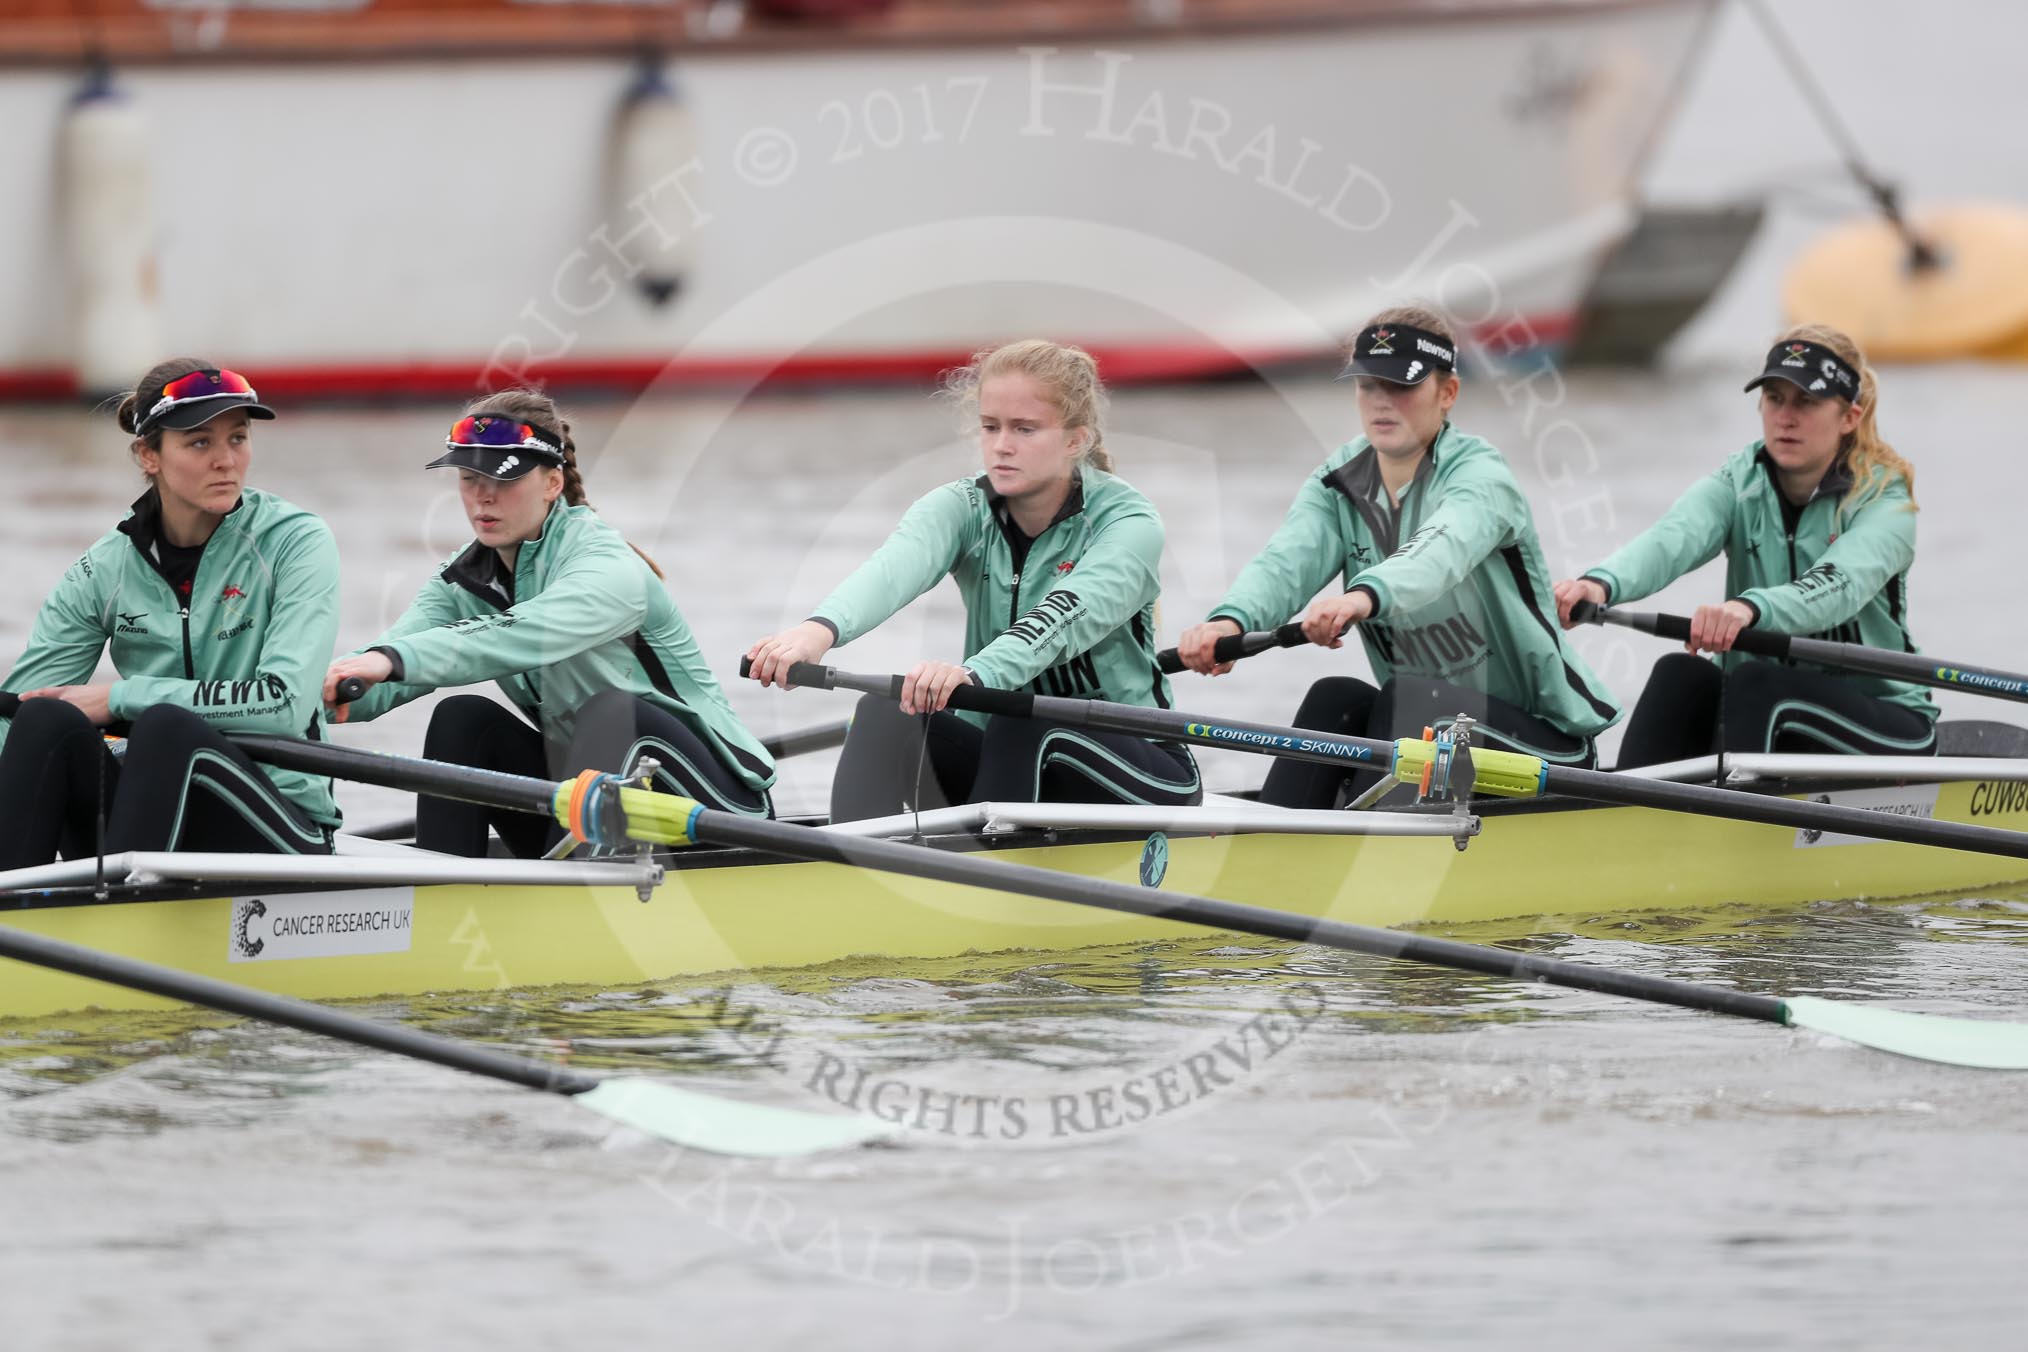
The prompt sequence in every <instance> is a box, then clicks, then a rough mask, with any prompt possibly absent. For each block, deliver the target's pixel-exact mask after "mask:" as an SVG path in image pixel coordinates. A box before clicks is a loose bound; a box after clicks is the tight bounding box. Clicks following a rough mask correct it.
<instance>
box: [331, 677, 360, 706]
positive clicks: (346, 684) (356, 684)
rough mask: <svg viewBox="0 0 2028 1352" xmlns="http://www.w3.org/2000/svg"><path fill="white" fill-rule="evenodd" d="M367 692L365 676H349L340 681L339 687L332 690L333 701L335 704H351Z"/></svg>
mask: <svg viewBox="0 0 2028 1352" xmlns="http://www.w3.org/2000/svg"><path fill="white" fill-rule="evenodd" d="M365 693H366V680H365V678H364V677H361V676H347V677H346V678H345V679H344V680H342V681H340V682H338V688H337V689H336V690H335V691H333V692H332V695H333V698H332V700H331V702H332V703H333V704H350V703H351V702H352V701H353V700H356V699H358V698H359V697H360V696H361V695H363V694H365Z"/></svg>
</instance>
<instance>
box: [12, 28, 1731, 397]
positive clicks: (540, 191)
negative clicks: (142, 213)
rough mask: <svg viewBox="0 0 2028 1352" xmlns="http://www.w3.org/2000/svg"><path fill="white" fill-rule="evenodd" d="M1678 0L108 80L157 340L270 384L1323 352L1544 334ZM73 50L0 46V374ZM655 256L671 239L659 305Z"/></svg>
mask: <svg viewBox="0 0 2028 1352" xmlns="http://www.w3.org/2000/svg"><path fill="white" fill-rule="evenodd" d="M1710 8H1711V5H1710V0H1676V2H1673V3H1672V2H1669V0H1660V2H1657V3H1648V4H1634V5H1573V6H1567V7H1539V8H1538V7H1532V6H1517V7H1516V9H1515V11H1514V12H1513V13H1512V14H1511V15H1508V14H1501V15H1499V16H1495V17H1480V18H1477V19H1475V20H1473V21H1470V22H1465V21H1453V20H1445V19H1441V18H1432V17H1429V16H1427V15H1425V16H1423V17H1421V18H1419V19H1402V20H1396V21H1382V20H1376V19H1372V18H1366V19H1361V20H1353V19H1347V20H1346V21H1345V23H1344V24H1343V25H1342V26H1338V27H1328V28H1324V29H1321V30H1311V31H1298V32H1286V33H1268V34H1257V35H1252V36H1244V37H1232V36H1227V37H1220V38H1216V39H1213V38H1208V37H1207V38H1190V37H1163V38H1152V37H1151V38H1146V39H1101V40H1098V41H1096V42H1087V43H1085V44H1084V45H1081V46H1073V45H1069V43H1068V42H1066V43H1064V44H1062V45H1060V46H1059V47H1058V48H1056V49H1054V50H1051V49H1049V48H1047V47H1044V46H1036V47H1029V48H1018V47H1015V46H1012V45H1008V46H995V47H991V48H985V47H970V46H937V47H927V48H913V49H901V48H896V47H892V46H858V47H849V48H848V47H838V48H832V49H819V50H810V51H803V52H761V53H754V52H743V53H739V54H727V55H710V54H702V49H695V50H691V51H686V52H683V53H679V54H678V56H677V57H676V58H675V59H672V60H671V61H670V63H669V70H670V73H671V74H672V75H673V76H674V78H675V82H676V85H677V87H678V88H679V89H680V90H681V91H682V96H683V98H684V100H685V104H686V107H685V113H686V117H685V118H684V119H683V121H687V123H688V125H687V126H686V127H683V128H682V130H681V134H680V135H677V134H672V135H670V136H668V137H666V138H664V140H665V143H662V144H658V143H657V142H656V140H655V135H656V133H655V132H654V128H655V127H656V126H663V127H667V126H670V125H673V124H674V123H675V122H676V119H674V118H671V117H668V116H664V115H663V114H665V113H666V112H667V110H656V109H649V110H646V111H647V113H648V114H649V115H647V116H644V115H643V110H641V109H639V108H638V107H637V108H636V109H635V110H634V112H633V113H632V114H631V115H629V116H620V115H619V112H618V110H619V109H620V101H621V99H622V96H623V95H624V94H625V92H626V90H627V89H628V88H629V86H630V84H631V83H632V82H633V80H634V78H635V74H636V70H635V68H634V66H633V65H632V64H631V63H629V62H628V61H626V60H623V59H618V58H612V59H607V58H601V57H559V58H555V59H547V60H542V59H521V58H495V59H489V60H483V61H460V62H450V61H445V62H425V61H412V60H411V61H397V62H353V63H337V62H333V63H311V64H300V63H299V64H290V65H278V64H277V65H269V64H260V63H247V62H235V63H226V64H190V65H160V64H155V65H142V66H136V67H133V68H130V69H127V70H125V71H123V72H122V76H121V79H122V85H123V87H124V88H125V89H126V90H127V92H128V93H129V94H130V95H131V96H132V98H133V100H134V102H135V105H136V106H137V107H138V108H140V109H142V110H145V113H146V116H147V117H148V119H149V121H150V125H151V127H152V129H153V130H152V134H153V138H154V144H155V146H156V152H157V153H156V155H155V157H154V162H155V164H156V166H157V168H158V172H157V174H156V176H155V185H156V192H157V195H158V200H157V201H156V203H155V205H154V215H155V218H156V219H157V221H159V229H160V235H159V239H158V240H157V241H156V244H157V254H158V257H159V260H160V285H161V309H162V314H163V317H164V324H165V328H166V333H165V335H164V337H165V339H166V341H167V344H168V346H169V347H170V348H173V349H175V350H177V351H193V352H199V353H205V354H211V355H215V356H216V357H217V358H218V359H220V360H225V361H230V362H232V363H233V364H235V365H238V366H241V367H243V368H244V369H246V370H248V371H249V372H250V373H254V374H256V376H257V378H258V379H259V380H260V381H261V384H262V388H263V389H264V390H268V389H276V390H311V389H316V390H333V391H344V390H347V389H351V388H355V387H356V388H358V389H360V390H373V389H376V388H385V387H387V386H388V385H389V384H390V383H392V384H395V385H397V386H402V387H407V388H411V389H414V390H416V391H417V392H422V391H424V390H435V389H439V388H446V389H448V388H469V387H470V384H471V382H473V381H475V380H479V379H491V380H496V381H497V380H511V379H518V378H521V377H524V376H539V377H546V378H549V379H552V380H564V381H569V380H572V379H577V380H582V381H602V380H606V381H612V382H614V383H623V384H640V383H644V382H645V381H646V380H648V379H650V378H652V377H654V376H655V375H657V374H658V373H661V374H665V375H669V376H672V377H676V378H683V377H698V376H702V377H711V378H725V377H735V378H743V377H747V376H760V375H764V374H768V373H775V374H784V373H786V374H797V373H801V374H817V375H824V374H835V375H842V376H853V375H875V374H882V373H889V374H909V375H914V374H918V373H920V372H922V371H926V370H929V369H933V368H934V366H935V365H936V364H938V363H941V362H945V361H948V360H949V359H950V358H951V357H952V356H953V355H954V354H958V353H962V352H965V351H967V350H969V349H971V348H973V347H975V346H978V345H981V344H986V343H990V342H994V341H997V340H1002V339H1005V338H1008V337H1011V336H1016V335H1022V334H1046V335H1050V336H1055V337H1059V338H1063V339H1067V340H1072V341H1077V342H1082V343H1085V344H1087V345H1089V346H1091V347H1093V348H1094V349H1095V350H1097V351H1099V353H1100V354H1101V357H1102V358H1104V359H1106V360H1107V362H1108V365H1109V368H1110V370H1111V372H1112V374H1113V375H1114V376H1115V377H1116V378H1122V379H1131V378H1134V377H1136V376H1160V375H1190V374H1201V373H1210V372H1215V371H1220V370H1227V369H1233V368H1235V367H1239V366H1243V365H1245V364H1246V363H1248V362H1250V361H1257V360H1263V359H1273V358H1278V357H1285V356H1293V355H1306V354H1315V353H1319V352H1324V351H1328V350H1329V349H1330V348H1331V347H1332V346H1333V345H1334V344H1335V343H1336V342H1338V341H1340V340H1341V339H1342V338H1343V337H1344V336H1345V335H1346V333H1347V332H1348V331H1350V330H1351V329H1353V328H1354V327H1356V326H1357V325H1358V324H1359V323H1360V322H1361V321H1362V320H1363V319H1364V318H1365V317H1366V315H1367V314H1368V313H1370V311H1371V310H1372V309H1374V308H1375V307H1376V306H1377V305H1379V304H1381V303H1384V302H1385V301H1386V300H1388V299H1391V298H1395V297H1398V296H1402V295H1419V296H1423V297H1426V298H1429V299H1433V300H1436V301H1437V302H1439V303H1441V304H1443V305H1444V306H1446V307H1447V308H1449V309H1450V310H1451V311H1452V312H1453V314H1454V315H1456V316H1457V317H1458V318H1459V319H1460V320H1461V321H1463V322H1465V323H1466V324H1468V325H1471V326H1473V327H1475V328H1476V329H1477V331H1478V333H1479V335H1480V337H1481V338H1483V339H1486V340H1487V341H1488V342H1489V344H1490V346H1491V350H1492V351H1494V352H1496V353H1497V352H1501V351H1504V350H1511V349H1516V348H1522V347H1530V346H1534V345H1537V344H1539V343H1542V342H1545V341H1547V342H1554V341H1556V340H1557V339H1559V338H1560V337H1561V336H1562V334H1563V330H1564V328H1565V327H1566V326H1567V325H1568V322H1569V318H1570V316H1571V314H1572V313H1573V311H1574V309H1575V307H1576V305H1577V303H1578V300H1579V298H1580V296H1581V295H1582V293H1583V291H1584V288H1585V285H1586V283H1587V281H1588V280H1589V278H1590V277H1591V275H1592V272H1593V270H1594V268H1595V266H1596V264H1597V261H1598V259H1599V257H1600V255H1601V254H1602V252H1603V251H1604V250H1606V249H1608V248H1609V247H1611V246H1612V245H1613V244H1614V243H1615V241H1617V240H1618V239H1619V238H1620V237H1621V236H1622V234H1623V233H1624V232H1625V231H1626V230H1627V229H1628V228H1629V226H1630V224H1631V221H1632V210H1631V206H1630V203H1631V196H1632V189H1633V181H1634V178H1635V175H1636V172H1637V169H1638V167H1639V164H1640V161H1641V158H1642V156H1643V153H1644V151H1645V149H1646V148H1647V146H1648V145H1649V144H1650V143H1651V142H1652V140H1653V139H1654V136H1655V134H1656V132H1657V131H1658V129H1659V127H1660V125H1661V123H1662V121H1663V120H1664V118H1665V117H1666V115H1667V112H1668V104H1669V99H1670V96H1671V94H1672V92H1673V91H1674V90H1675V89H1676V88H1677V87H1678V86H1679V84H1680V82H1681V79H1682V77H1683V75H1684V72H1685V67H1686V65H1687V63H1688V62H1689V61H1690V60H1691V59H1692V56H1693V54H1694V50H1695V48H1696V46H1697V39H1698V37H1699V36H1700V34H1701V32H1702V28H1703V25H1704V23H1705V20H1706V19H1707V18H1708V16H1709V11H1710ZM75 83H76V74H75V72H73V71H69V70H59V69H54V68H31V69H28V70H25V71H13V72H10V73H9V75H8V78H6V79H5V80H0V125H6V126H9V127H11V128H15V129H17V134H16V135H15V136H14V138H13V147H12V150H11V151H10V153H9V154H7V155H6V156H5V157H0V393H5V392H8V391H9V390H10V389H11V390H12V391H13V392H15V393H22V392H36V390H37V389H42V388H46V389H47V391H48V392H52V393H54V392H61V387H62V386H63V383H64V381H65V379H66V378H69V379H72V380H74V379H75V370H76V365H77V361H76V354H77V351H78V345H79V343H80V341H81V335H80V333H79V332H78V329H77V325H76V316H75V315H73V314H72V307H71V305H70V303H69V299H68V297H67V295H66V294H65V292H64V289H63V287H62V285H61V281H60V278H61V273H60V271H58V270H57V269H54V268H52V267H50V266H46V265H45V260H46V259H47V258H48V257H49V256H50V253H51V249H52V247H53V245H54V241H53V240H52V239H51V238H50V234H51V231H50V225H49V219H48V207H47V202H48V185H49V183H51V182H52V181H53V166H52V165H51V164H50V163H49V162H48V159H47V158H46V155H45V153H44V150H43V149H39V148H44V147H46V149H47V155H53V154H54V153H55V145H56V142H57V138H56V136H55V135H54V124H55V120H56V118H57V117H58V116H59V115H60V112H61V110H62V108H63V105H64V104H65V102H66V100H67V99H68V98H69V97H70V95H71V92H72V89H73V87H74V85H75ZM39 128H46V129H49V130H50V132H51V134H50V135H48V136H41V135H38V129H39ZM616 137H620V138H631V139H629V140H628V142H627V144H623V145H622V144H616ZM644 137H645V138H646V139H645V140H644V139H642V138H644ZM692 137H694V140H692V139H690V138H692ZM657 156H660V157H661V159H662V161H663V162H664V164H665V166H666V167H665V170H664V172H663V173H662V174H661V175H659V176H651V174H650V173H649V169H648V167H647V166H652V165H653V164H654V163H655V161H656V158H657ZM615 164H618V165H620V166H621V168H622V171H623V172H620V173H619V174H618V175H617V176H616V175H615V172H614V168H613V166H614V165H615ZM206 165H209V166H210V168H209V169H205V168H204V167H203V166H206ZM192 169H195V171H196V172H192ZM616 181H617V182H624V183H626V184H628V185H640V184H643V183H645V184H646V185H647V186H646V188H644V189H640V190H639V191H636V192H634V194H633V196H632V197H631V199H630V200H626V201H620V200H618V198H619V197H620V196H623V194H616V193H615V191H614V184H615V182H616ZM646 259H655V260H660V261H661V262H662V263H667V262H668V261H669V260H680V272H681V277H680V286H679V287H677V288H676V291H675V294H674V295H673V296H671V297H670V298H669V299H668V300H667V302H666V303H663V304H656V303H654V302H653V300H652V298H651V297H650V296H649V295H647V294H644V288H643V287H642V286H640V285H638V283H639V282H641V281H642V280H643V277H644V276H645V274H644V273H643V272H642V269H643V268H644V266H646V265H645V264H644V260H646ZM647 280H650V281H655V280H657V278H655V277H648V278H647ZM661 280H666V278H662V279H661ZM67 373H68V375H67Z"/></svg>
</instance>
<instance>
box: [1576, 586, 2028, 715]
mask: <svg viewBox="0 0 2028 1352" xmlns="http://www.w3.org/2000/svg"><path fill="white" fill-rule="evenodd" d="M1570 616H1571V618H1572V619H1574V620H1578V621H1580V622H1583V623H1589V624H1617V625H1620V626H1622V627H1623V628H1627V629H1638V630H1640V631H1641V632H1642V633H1644V634H1653V635H1655V636H1656V637H1658V638H1673V639H1679V640H1681V639H1687V638H1689V637H1690V621H1688V620H1686V619H1684V618H1683V617H1682V616H1681V615H1645V614H1639V613H1636V612H1634V611H1621V610H1604V609H1600V608H1599V607H1597V606H1594V605H1592V604H1591V603H1590V602H1588V601H1580V602H1578V603H1577V604H1576V605H1574V606H1572V607H1571V608H1570ZM1732 647H1733V650H1734V651H1736V652H1743V653H1752V654H1753V655H1754V656H1756V657H1786V658H1790V659H1792V660H1794V661H1797V662H1814V663H1815V664H1816V665H1818V666H1820V667H1837V668H1840V669H1842V670H1845V671H1856V672H1862V673H1864V674H1865V675H1868V676H1883V677H1885V678H1887V679H1888V680H1890V681H1907V682H1908V683H1909V684H1911V685H1928V686H1935V687H1937V688H1939V689H1942V690H1962V691H1964V692H1966V693H1967V694H1972V695H1991V696H1992V697H1994V698H1995V699H2010V700H2016V701H2019V702H2021V703H2028V675H2021V674H2019V673H2016V672H2011V671H1994V670H1992V669H1990V668H1987V667H1973V666H1966V665H1964V664H1963V663H1959V662H1943V661H1939V660H1938V659H1936V658H1934V657H1925V656H1923V655H1922V654H1920V653H1902V652H1895V651H1894V650H1892V649H1890V648H1869V647H1867V646H1866V645H1864V644H1863V643H1835V642H1832V641H1831V640H1829V639H1821V638H1804V637H1803V636H1801V635H1799V634H1775V633H1769V632H1767V631H1765V630H1761V629H1747V630H1743V631H1741V633H1740V635H1739V636H1738V637H1737V638H1735V639H1734V640H1733V641H1732Z"/></svg>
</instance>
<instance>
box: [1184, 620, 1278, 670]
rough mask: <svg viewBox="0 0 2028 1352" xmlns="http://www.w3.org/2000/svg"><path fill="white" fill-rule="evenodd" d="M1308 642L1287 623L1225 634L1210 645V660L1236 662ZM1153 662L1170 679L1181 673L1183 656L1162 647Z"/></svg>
mask: <svg viewBox="0 0 2028 1352" xmlns="http://www.w3.org/2000/svg"><path fill="white" fill-rule="evenodd" d="M1309 641H1310V640H1309V639H1308V638H1306V637H1304V635H1303V626H1302V624H1301V623H1300V622H1298V621H1296V620H1290V621H1289V622H1288V623H1287V624H1285V625H1282V626H1281V627H1280V628H1279V629H1254V630H1251V631H1249V632H1247V633H1244V634H1227V635H1225V636H1224V637H1223V638H1221V639H1219V640H1218V641H1217V642H1216V643H1214V644H1212V645H1211V660H1212V661H1214V662H1219V663H1224V662H1237V661H1239V660H1240V659H1241V658H1243V657H1254V656H1257V655H1259V654H1261V653H1264V652H1266V651H1268V650H1269V649H1270V648H1300V647H1302V646H1303V645H1304V644H1305V643H1308V642H1309ZM1155 661H1156V663H1157V664H1158V665H1159V666H1160V667H1161V668H1162V672H1163V674H1164V675H1167V676H1174V675H1175V674H1176V673H1177V672H1179V671H1182V670H1184V667H1183V656H1182V654H1181V653H1179V652H1178V651H1177V650H1176V649H1174V648H1164V649H1162V651H1160V652H1158V653H1156V654H1155Z"/></svg>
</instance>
